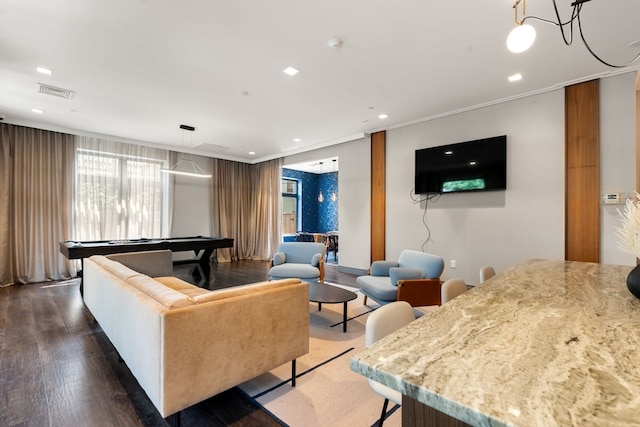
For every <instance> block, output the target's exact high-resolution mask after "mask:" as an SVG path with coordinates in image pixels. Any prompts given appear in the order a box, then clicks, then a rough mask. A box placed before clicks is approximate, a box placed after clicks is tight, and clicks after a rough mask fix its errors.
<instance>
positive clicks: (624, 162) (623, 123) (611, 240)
mask: <svg viewBox="0 0 640 427" xmlns="http://www.w3.org/2000/svg"><path fill="white" fill-rule="evenodd" d="M635 77H636V75H635V73H626V74H622V75H619V76H615V77H611V78H607V79H603V80H601V81H600V190H601V192H602V193H608V192H624V193H631V196H632V197H633V196H634V195H635V193H634V188H635V177H636V169H635V168H636V164H635V159H636V158H635V150H636V148H635V147H636V125H635V120H636V114H635V111H636V98H635ZM618 210H620V211H623V210H624V205H617V206H605V205H604V204H603V205H602V210H601V216H600V221H601V227H600V228H601V242H600V248H601V250H600V262H602V263H604V264H625V265H635V257H634V256H633V255H629V254H627V253H625V252H623V251H622V250H620V249H618V238H617V237H616V228H617V227H620V216H619V214H618Z"/></svg>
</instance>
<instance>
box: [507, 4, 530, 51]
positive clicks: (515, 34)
mask: <svg viewBox="0 0 640 427" xmlns="http://www.w3.org/2000/svg"><path fill="white" fill-rule="evenodd" d="M526 1H527V0H515V2H514V4H513V10H514V15H515V21H516V27H515V28H514V29H513V30H511V32H510V33H509V36H508V37H507V48H509V50H510V51H511V52H514V53H520V52H524V51H525V50H527V49H529V48H530V47H531V45H533V42H534V41H535V40H536V30H535V28H533V27H532V26H531V25H529V24H525V23H524V20H525V19H526V18H527V3H526ZM520 3H522V19H521V20H518V6H519V5H520Z"/></svg>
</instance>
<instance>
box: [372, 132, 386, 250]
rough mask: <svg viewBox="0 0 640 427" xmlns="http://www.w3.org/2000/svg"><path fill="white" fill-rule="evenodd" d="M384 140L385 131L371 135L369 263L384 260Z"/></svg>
mask: <svg viewBox="0 0 640 427" xmlns="http://www.w3.org/2000/svg"><path fill="white" fill-rule="evenodd" d="M386 140H387V135H386V132H385V131H382V132H376V133H374V134H371V262H373V261H378V260H383V259H385V246H386V241H385V235H386V228H385V224H386V209H387V206H386V205H387V197H386V169H385V163H386Z"/></svg>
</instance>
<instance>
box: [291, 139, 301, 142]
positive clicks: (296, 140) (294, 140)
mask: <svg viewBox="0 0 640 427" xmlns="http://www.w3.org/2000/svg"><path fill="white" fill-rule="evenodd" d="M293 142H302V140H301V139H300V138H293Z"/></svg>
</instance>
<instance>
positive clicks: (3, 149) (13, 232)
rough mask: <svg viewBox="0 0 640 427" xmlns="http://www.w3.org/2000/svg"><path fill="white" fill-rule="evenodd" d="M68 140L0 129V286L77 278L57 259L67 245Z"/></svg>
mask: <svg viewBox="0 0 640 427" xmlns="http://www.w3.org/2000/svg"><path fill="white" fill-rule="evenodd" d="M74 152H75V145H74V140H73V136H72V135H67V134H62V133H57V132H49V131H44V130H40V129H32V128H27V127H22V126H15V125H9V124H4V123H3V124H0V156H1V157H0V168H1V169H0V284H2V285H10V284H14V283H17V282H19V283H29V282H42V281H46V280H60V279H64V278H69V277H71V276H72V275H75V270H74V268H73V265H72V264H71V263H69V262H68V261H67V260H66V258H64V256H62V255H61V254H60V251H59V242H60V241H62V240H67V239H69V238H70V237H71V236H70V231H71V209H70V206H71V195H72V191H73V176H74V160H73V158H74Z"/></svg>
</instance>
